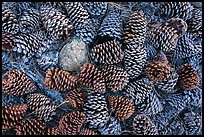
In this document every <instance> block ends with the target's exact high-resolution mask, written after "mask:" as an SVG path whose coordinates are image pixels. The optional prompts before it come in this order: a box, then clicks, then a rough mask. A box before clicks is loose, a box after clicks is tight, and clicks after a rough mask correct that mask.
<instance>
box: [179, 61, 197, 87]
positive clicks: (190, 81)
mask: <svg viewBox="0 0 204 137" xmlns="http://www.w3.org/2000/svg"><path fill="white" fill-rule="evenodd" d="M177 73H178V75H179V78H178V82H177V84H178V86H179V87H180V88H181V89H185V90H191V89H195V88H197V87H198V85H199V77H198V74H197V72H196V71H195V69H194V68H193V66H192V65H189V64H184V65H182V66H181V67H180V68H179V70H178V72H177Z"/></svg>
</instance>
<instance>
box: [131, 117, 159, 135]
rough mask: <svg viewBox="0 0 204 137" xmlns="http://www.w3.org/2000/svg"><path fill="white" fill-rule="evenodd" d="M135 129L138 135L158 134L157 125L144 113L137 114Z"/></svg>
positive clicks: (134, 122) (134, 123) (134, 121)
mask: <svg viewBox="0 0 204 137" xmlns="http://www.w3.org/2000/svg"><path fill="white" fill-rule="evenodd" d="M133 129H134V130H133V132H134V133H135V134H136V135H158V131H157V128H156V126H155V125H154V124H153V122H152V121H151V119H150V118H149V117H148V116H146V115H144V114H139V115H136V117H135V118H134V120H133Z"/></svg>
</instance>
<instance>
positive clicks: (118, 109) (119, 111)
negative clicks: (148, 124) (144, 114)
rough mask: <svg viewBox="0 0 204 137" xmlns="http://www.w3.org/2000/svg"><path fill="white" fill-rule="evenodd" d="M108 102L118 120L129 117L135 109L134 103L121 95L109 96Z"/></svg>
mask: <svg viewBox="0 0 204 137" xmlns="http://www.w3.org/2000/svg"><path fill="white" fill-rule="evenodd" d="M108 103H109V106H110V108H111V112H112V113H113V115H114V117H116V118H117V119H118V120H120V121H124V120H125V119H127V118H129V117H130V116H131V115H132V114H133V113H134V111H135V106H134V103H133V102H132V101H131V100H130V99H129V98H126V97H123V96H109V97H108Z"/></svg>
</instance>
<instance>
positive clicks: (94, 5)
mask: <svg viewBox="0 0 204 137" xmlns="http://www.w3.org/2000/svg"><path fill="white" fill-rule="evenodd" d="M82 4H83V6H84V8H85V9H86V10H87V11H88V13H89V14H90V15H91V16H92V17H94V18H97V17H99V16H101V15H104V14H105V13H106V11H107V9H108V4H107V2H83V3H82Z"/></svg>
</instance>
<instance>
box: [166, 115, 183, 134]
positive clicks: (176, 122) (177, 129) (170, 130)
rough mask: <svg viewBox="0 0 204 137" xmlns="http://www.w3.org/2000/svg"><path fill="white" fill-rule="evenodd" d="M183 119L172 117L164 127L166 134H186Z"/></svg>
mask: <svg viewBox="0 0 204 137" xmlns="http://www.w3.org/2000/svg"><path fill="white" fill-rule="evenodd" d="M185 133H186V131H185V128H184V124H183V121H181V120H180V119H178V118H175V119H173V121H172V122H170V124H169V125H168V126H167V127H166V135H186V134H185Z"/></svg>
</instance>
